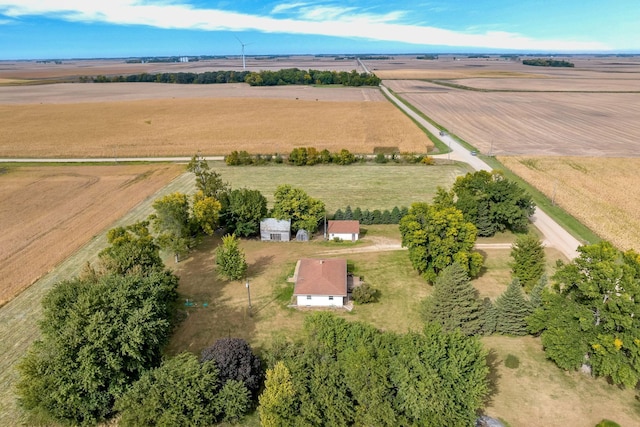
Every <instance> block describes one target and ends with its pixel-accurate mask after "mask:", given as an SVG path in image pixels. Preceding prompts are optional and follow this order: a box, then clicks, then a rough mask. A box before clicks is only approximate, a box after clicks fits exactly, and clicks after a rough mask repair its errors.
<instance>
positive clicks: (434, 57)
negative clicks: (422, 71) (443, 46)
mask: <svg viewBox="0 0 640 427" xmlns="http://www.w3.org/2000/svg"><path fill="white" fill-rule="evenodd" d="M416 59H427V60H434V59H438V55H419V56H416Z"/></svg>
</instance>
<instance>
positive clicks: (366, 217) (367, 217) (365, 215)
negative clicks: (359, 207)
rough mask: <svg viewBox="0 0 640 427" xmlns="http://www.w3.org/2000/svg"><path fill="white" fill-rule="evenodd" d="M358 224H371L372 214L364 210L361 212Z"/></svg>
mask: <svg viewBox="0 0 640 427" xmlns="http://www.w3.org/2000/svg"><path fill="white" fill-rule="evenodd" d="M360 223H362V224H364V225H371V224H373V214H372V213H371V211H370V210H369V209H365V210H364V212H362V216H361V217H360Z"/></svg>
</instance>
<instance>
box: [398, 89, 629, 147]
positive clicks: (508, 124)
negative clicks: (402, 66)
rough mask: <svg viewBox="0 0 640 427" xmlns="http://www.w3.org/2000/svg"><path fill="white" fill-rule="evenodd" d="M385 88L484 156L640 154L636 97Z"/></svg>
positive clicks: (604, 94) (621, 94)
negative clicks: (485, 154) (489, 154)
mask: <svg viewBox="0 0 640 427" xmlns="http://www.w3.org/2000/svg"><path fill="white" fill-rule="evenodd" d="M541 81H542V80H541ZM386 84H387V86H388V87H389V88H391V89H392V90H394V91H395V92H396V93H397V94H398V95H400V96H401V97H403V98H405V99H406V100H407V101H408V102H410V103H411V104H413V105H414V106H415V107H416V108H418V109H419V110H420V111H422V112H423V113H424V114H426V115H427V116H429V117H430V118H432V119H433V120H435V121H436V122H438V123H439V124H441V125H442V126H444V127H445V128H447V129H448V130H449V131H450V132H452V133H454V134H456V135H458V136H459V137H461V138H463V139H464V140H466V141H467V142H469V143H470V144H472V145H474V146H475V147H477V148H478V149H479V150H480V151H481V152H483V153H489V151H491V152H492V154H498V155H518V154H519V155H554V156H592V157H594V156H603V157H637V156H638V155H640V122H639V121H638V120H637V118H638V117H640V97H639V96H638V94H635V93H545V92H540V93H516V92H513V93H511V92H489V93H485V92H474V91H468V90H461V89H452V88H449V89H448V90H443V87H442V86H440V85H435V84H433V83H428V82H424V81H418V80H405V81H398V80H392V81H388V82H386Z"/></svg>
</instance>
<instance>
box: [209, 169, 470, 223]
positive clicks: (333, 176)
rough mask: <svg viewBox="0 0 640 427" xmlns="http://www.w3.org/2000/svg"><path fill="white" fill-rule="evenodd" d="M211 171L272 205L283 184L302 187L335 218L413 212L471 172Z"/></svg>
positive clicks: (464, 170)
mask: <svg viewBox="0 0 640 427" xmlns="http://www.w3.org/2000/svg"><path fill="white" fill-rule="evenodd" d="M210 166H211V169H213V170H215V171H216V172H218V173H219V174H220V175H221V176H222V178H223V179H224V180H225V181H227V182H229V183H230V184H231V186H232V188H242V187H246V188H251V189H256V190H260V192H262V194H264V196H265V197H266V198H267V200H269V202H270V203H271V202H272V201H273V193H274V192H275V190H276V188H277V187H278V185H281V184H290V185H292V186H294V187H300V188H302V189H303V190H305V191H306V192H307V194H309V195H310V196H311V197H315V198H318V199H320V200H322V201H324V202H325V204H326V207H327V212H328V213H331V214H332V213H333V212H335V211H336V210H337V209H339V208H340V209H344V208H345V207H346V206H347V205H351V207H352V208H354V209H355V208H356V207H360V208H361V209H392V208H393V207H394V206H398V207H401V206H407V207H409V206H410V205H411V203H413V202H424V201H430V200H431V198H432V197H433V196H434V194H435V192H436V189H437V188H438V187H439V186H440V187H444V188H450V187H451V185H452V184H453V182H454V181H455V179H456V177H458V176H459V175H464V174H466V173H467V172H471V169H470V168H469V167H468V165H466V164H451V165H437V166H424V165H398V164H395V163H387V164H372V163H365V164H354V165H350V166H338V165H316V166H302V167H294V166H288V165H266V166H245V167H242V166H226V165H225V164H224V162H210Z"/></svg>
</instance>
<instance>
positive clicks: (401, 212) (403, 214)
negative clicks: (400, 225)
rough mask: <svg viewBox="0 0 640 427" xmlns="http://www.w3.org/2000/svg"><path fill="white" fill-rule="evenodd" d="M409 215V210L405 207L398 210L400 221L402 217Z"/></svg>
mask: <svg viewBox="0 0 640 427" xmlns="http://www.w3.org/2000/svg"><path fill="white" fill-rule="evenodd" d="M408 213H409V208H408V207H406V206H403V207H401V208H400V219H402V217H403V216H405V215H407V214H408Z"/></svg>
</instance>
